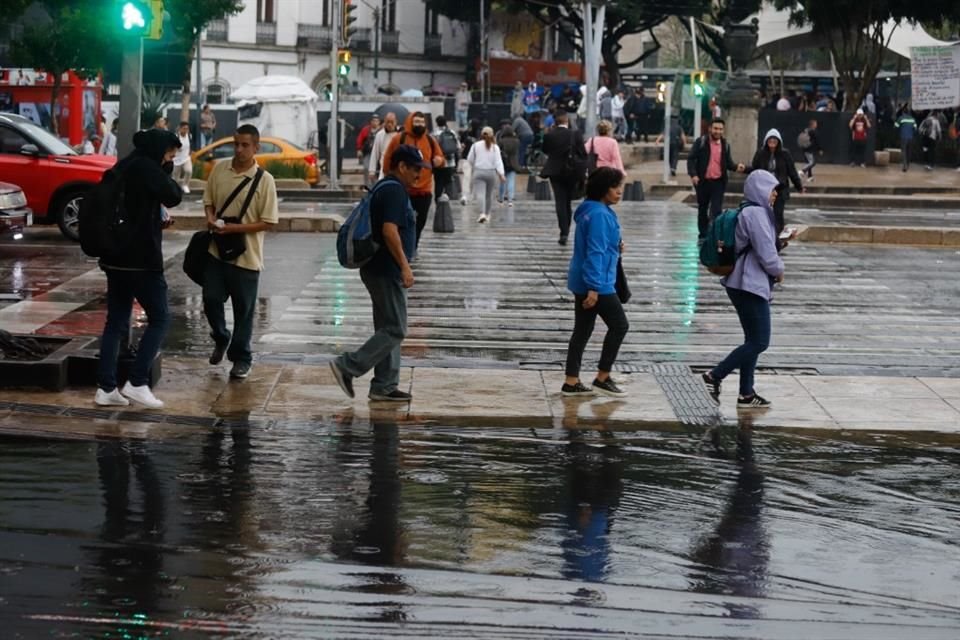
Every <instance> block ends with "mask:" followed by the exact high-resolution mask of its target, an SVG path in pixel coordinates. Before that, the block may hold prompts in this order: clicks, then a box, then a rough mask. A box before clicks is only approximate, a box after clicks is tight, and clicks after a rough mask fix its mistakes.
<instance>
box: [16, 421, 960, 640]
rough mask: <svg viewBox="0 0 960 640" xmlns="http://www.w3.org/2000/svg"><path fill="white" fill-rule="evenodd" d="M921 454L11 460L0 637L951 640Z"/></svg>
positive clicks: (912, 448) (749, 437)
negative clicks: (907, 638) (825, 639)
mask: <svg viewBox="0 0 960 640" xmlns="http://www.w3.org/2000/svg"><path fill="white" fill-rule="evenodd" d="M931 437H935V438H937V439H936V440H929V439H927V440H923V439H922V437H920V436H913V440H910V439H907V438H905V437H904V436H897V435H889V434H886V435H882V436H871V435H868V434H858V435H856V436H850V437H849V438H845V437H843V436H836V437H835V439H834V440H825V439H824V438H823V436H822V434H821V435H818V437H817V439H815V440H814V439H810V438H808V437H807V436H804V435H790V434H784V433H773V432H762V431H761V432H757V433H753V431H752V429H751V426H750V424H749V423H747V422H742V423H741V425H740V426H739V427H738V428H737V427H733V428H727V429H722V430H712V431H707V432H700V431H697V432H694V431H690V432H655V431H647V432H617V433H611V432H602V431H601V432H593V431H545V432H536V431H532V430H502V431H497V432H491V431H489V430H472V429H466V428H441V427H435V428H412V427H402V428H398V426H397V425H396V424H392V423H389V422H384V423H378V424H373V425H370V424H363V423H354V424H350V423H349V421H347V423H343V424H337V425H320V424H306V423H303V424H299V423H297V424H288V425H285V426H283V427H282V428H276V429H273V430H263V429H260V428H258V427H256V426H254V427H250V426H248V424H247V423H246V421H245V420H244V418H243V417H242V416H233V417H232V418H231V419H229V420H227V421H225V423H224V425H223V426H222V427H221V428H218V429H212V430H206V431H198V432H197V433H195V434H193V435H190V436H185V437H183V438H181V439H179V440H172V441H166V442H158V441H151V440H144V439H132V438H128V439H101V440H97V441H93V442H89V441H83V442H81V441H48V440H39V439H23V438H4V440H3V442H2V446H0V496H3V500H2V502H0V620H2V621H3V625H4V630H5V631H4V633H3V636H4V637H14V638H35V637H40V636H43V637H68V636H78V637H98V638H100V637H102V638H107V637H138V638H139V637H176V638H191V637H198V638H199V637H221V636H222V637H227V636H229V637H256V638H276V637H374V636H378V637H383V636H384V635H387V634H389V635H390V637H401V636H403V637H424V636H432V637H439V638H447V637H453V636H454V635H457V636H462V637H489V638H494V637H496V638H514V637H523V638H531V637H542V638H560V637H587V636H598V637H599V636H606V635H621V634H628V635H634V636H648V637H664V636H670V637H694V638H707V637H710V638H713V637H727V638H872V639H875V638H905V637H911V638H956V633H957V629H958V628H960V600H958V593H960V560H958V558H960V554H958V552H957V551H958V550H957V533H958V531H960V527H958V524H960V506H958V502H960V500H958V498H960V472H958V468H960V467H958V465H957V462H958V461H960V459H958V458H960V456H958V454H957V448H956V445H957V444H958V441H957V440H956V438H955V437H952V438H953V439H951V436H931ZM921 443H922V444H921Z"/></svg>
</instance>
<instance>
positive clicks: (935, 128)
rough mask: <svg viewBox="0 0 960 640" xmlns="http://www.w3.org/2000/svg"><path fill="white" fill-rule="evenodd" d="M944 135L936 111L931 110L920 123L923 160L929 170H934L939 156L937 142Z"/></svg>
mask: <svg viewBox="0 0 960 640" xmlns="http://www.w3.org/2000/svg"><path fill="white" fill-rule="evenodd" d="M942 135H943V129H942V128H941V127H940V119H939V118H938V117H937V112H936V111H931V112H930V113H928V114H927V117H926V118H924V119H923V122H921V123H920V146H921V147H922V148H923V161H924V163H925V164H926V169H927V171H933V165H934V164H935V161H936V156H937V142H939V140H940V137H941V136H942Z"/></svg>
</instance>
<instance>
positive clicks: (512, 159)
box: [497, 125, 522, 207]
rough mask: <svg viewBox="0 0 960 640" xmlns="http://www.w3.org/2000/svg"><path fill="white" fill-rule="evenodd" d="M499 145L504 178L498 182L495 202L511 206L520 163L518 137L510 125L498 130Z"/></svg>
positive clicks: (515, 193) (515, 191)
mask: <svg viewBox="0 0 960 640" xmlns="http://www.w3.org/2000/svg"><path fill="white" fill-rule="evenodd" d="M499 145H500V155H501V158H502V160H503V173H504V177H505V178H506V179H505V180H504V181H502V182H500V196H499V197H498V198H497V202H500V203H503V202H504V201H506V203H507V206H508V207H512V206H513V201H514V200H515V199H516V195H517V172H518V171H520V167H521V166H522V165H521V164H520V139H519V138H517V134H516V132H515V131H514V130H513V127H511V126H510V125H506V126H504V127H503V129H501V130H500V142H499Z"/></svg>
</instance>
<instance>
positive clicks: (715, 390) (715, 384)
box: [700, 371, 720, 404]
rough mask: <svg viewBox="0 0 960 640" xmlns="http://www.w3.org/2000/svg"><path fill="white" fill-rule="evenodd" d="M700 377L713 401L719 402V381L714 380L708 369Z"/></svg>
mask: <svg viewBox="0 0 960 640" xmlns="http://www.w3.org/2000/svg"><path fill="white" fill-rule="evenodd" d="M700 378H702V379H703V384H705V385H707V393H709V394H710V397H711V398H713V401H714V402H716V403H717V404H720V381H719V380H715V379H714V378H713V376H712V375H710V372H709V371H704V372H703V375H701V376H700Z"/></svg>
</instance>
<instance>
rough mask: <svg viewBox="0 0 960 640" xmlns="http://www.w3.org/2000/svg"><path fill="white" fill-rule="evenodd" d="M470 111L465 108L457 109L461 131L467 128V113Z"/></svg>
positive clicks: (458, 126)
mask: <svg viewBox="0 0 960 640" xmlns="http://www.w3.org/2000/svg"><path fill="white" fill-rule="evenodd" d="M469 113H470V111H469V110H467V109H464V110H463V111H460V110H459V109H458V110H457V129H460V130H461V131H462V130H463V129H466V128H467V115H468V114H469Z"/></svg>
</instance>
